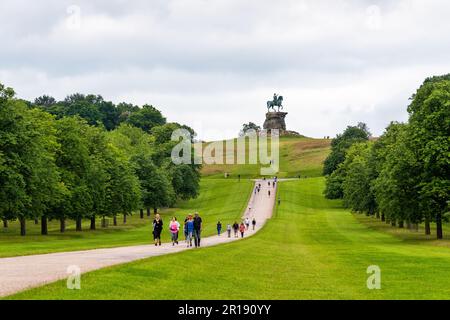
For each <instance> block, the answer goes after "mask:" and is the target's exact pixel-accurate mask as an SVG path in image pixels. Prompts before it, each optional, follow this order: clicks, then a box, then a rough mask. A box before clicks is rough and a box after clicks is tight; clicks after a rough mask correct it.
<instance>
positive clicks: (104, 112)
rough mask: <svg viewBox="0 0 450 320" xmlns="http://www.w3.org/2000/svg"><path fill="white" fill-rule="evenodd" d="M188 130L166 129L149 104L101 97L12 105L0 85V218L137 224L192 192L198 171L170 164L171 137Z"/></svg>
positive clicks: (10, 92)
mask: <svg viewBox="0 0 450 320" xmlns="http://www.w3.org/2000/svg"><path fill="white" fill-rule="evenodd" d="M178 128H187V129H189V130H190V131H191V132H193V130H192V129H190V128H189V127H187V126H182V125H180V124H177V123H167V122H166V119H165V118H164V117H163V116H162V114H161V112H160V111H159V110H157V109H156V108H154V107H153V106H150V105H145V106H143V107H142V108H139V107H137V106H133V105H130V104H126V103H121V104H118V105H114V104H113V103H111V102H106V101H104V100H103V98H102V97H101V96H98V95H97V96H94V95H82V94H74V95H70V96H68V97H67V98H66V99H65V100H64V101H60V102H56V101H55V99H54V98H52V97H49V96H42V97H40V98H37V99H36V100H35V101H34V102H29V101H25V100H22V99H18V98H16V96H15V92H14V90H13V89H12V88H7V87H5V86H4V85H2V84H0V219H1V220H2V221H3V226H4V227H8V222H9V221H14V220H18V221H19V222H20V233H21V235H25V234H26V221H27V220H29V219H34V220H35V221H36V222H37V223H38V221H39V220H40V222H41V233H42V234H43V235H45V234H48V228H47V223H48V220H49V219H55V220H59V222H60V231H61V232H64V231H65V230H66V221H67V220H68V219H71V220H74V221H75V222H76V230H77V231H81V230H82V220H83V219H89V220H90V229H93V230H95V229H96V219H97V218H98V217H102V218H105V217H112V218H113V223H114V225H117V217H118V216H119V215H122V216H123V222H124V223H126V219H127V216H128V215H130V214H132V213H133V211H137V210H139V213H140V217H141V218H144V209H146V214H147V215H150V212H151V211H152V210H153V211H154V212H156V211H157V210H158V208H161V207H169V206H172V205H173V204H174V203H175V202H176V201H177V200H178V199H189V198H194V197H196V196H197V195H198V192H199V180H200V173H199V170H200V167H199V166H198V165H174V164H173V163H172V161H171V159H170V155H171V150H172V148H173V146H174V145H175V144H176V143H177V142H174V141H171V133H172V131H173V130H175V129H178Z"/></svg>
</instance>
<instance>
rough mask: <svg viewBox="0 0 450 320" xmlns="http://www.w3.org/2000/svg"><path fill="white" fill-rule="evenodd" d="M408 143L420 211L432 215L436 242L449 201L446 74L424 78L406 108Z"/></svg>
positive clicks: (449, 90)
mask: <svg viewBox="0 0 450 320" xmlns="http://www.w3.org/2000/svg"><path fill="white" fill-rule="evenodd" d="M408 112H409V115H410V116H409V123H410V130H409V139H410V141H411V148H412V149H413V150H414V151H415V152H417V156H418V158H419V161H420V163H421V165H422V174H421V181H420V196H421V199H422V207H423V210H425V212H426V213H427V215H434V217H433V218H434V220H435V222H436V233H437V238H438V239H442V237H443V234H442V219H443V216H444V214H445V213H446V212H447V211H448V201H449V198H450V179H449V177H450V156H449V155H450V121H449V119H450V74H448V75H444V76H440V77H433V78H428V79H426V80H425V82H424V84H423V85H422V86H421V87H420V88H419V89H418V90H417V92H416V94H415V95H413V97H412V102H411V104H410V105H409V107H408Z"/></svg>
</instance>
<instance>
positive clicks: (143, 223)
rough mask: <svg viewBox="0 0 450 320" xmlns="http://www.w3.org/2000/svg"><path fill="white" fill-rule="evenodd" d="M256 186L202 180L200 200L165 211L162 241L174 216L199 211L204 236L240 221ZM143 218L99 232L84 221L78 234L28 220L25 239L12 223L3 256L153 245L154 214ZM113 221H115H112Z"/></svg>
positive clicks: (0, 238) (3, 239)
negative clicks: (42, 232)
mask: <svg viewBox="0 0 450 320" xmlns="http://www.w3.org/2000/svg"><path fill="white" fill-rule="evenodd" d="M252 187H253V183H252V182H250V181H248V180H243V181H241V182H239V183H238V182H236V181H235V180H218V179H203V180H202V181H201V187H200V196H199V197H198V198H197V199H193V200H189V201H182V202H180V203H179V204H178V206H177V208H172V209H165V210H163V211H162V216H163V221H164V222H165V224H166V226H165V228H164V232H163V234H162V240H163V241H169V239H170V234H169V231H168V222H169V219H170V218H171V217H172V216H174V215H175V216H176V217H177V218H178V220H184V217H185V216H186V215H187V214H188V213H193V212H196V211H197V212H199V213H200V215H201V216H202V217H203V220H204V235H205V236H207V235H211V234H213V233H214V232H215V229H216V223H217V220H218V219H220V220H222V222H223V223H226V222H233V221H234V220H235V219H238V218H240V216H241V215H242V213H243V212H244V209H245V207H246V205H247V201H248V197H249V195H250V193H251V190H252ZM144 214H145V218H144V219H140V218H139V213H135V214H134V215H132V216H130V217H128V220H127V223H126V224H123V222H122V217H121V216H120V217H118V226H116V227H114V226H112V221H111V222H110V226H109V227H108V228H105V229H103V228H101V224H100V220H98V221H97V230H95V231H91V230H89V221H84V222H83V231H82V232H76V231H75V223H74V222H73V221H68V224H67V231H66V232H65V233H63V234H61V233H60V232H59V222H58V221H51V222H50V223H49V235H47V236H42V235H40V226H39V225H35V224H34V222H33V221H27V235H26V236H24V237H22V236H20V232H19V224H18V223H17V222H12V223H10V226H9V228H7V229H4V228H1V227H0V230H1V231H0V257H10V256H19V255H30V254H41V253H49V252H61V251H74V250H84V249H94V248H107V247H118V246H128V245H136V244H148V243H151V242H152V240H153V238H152V227H151V223H152V221H153V217H154V215H153V214H152V215H151V217H150V218H149V217H147V216H146V213H145V212H144ZM111 220H112V219H111Z"/></svg>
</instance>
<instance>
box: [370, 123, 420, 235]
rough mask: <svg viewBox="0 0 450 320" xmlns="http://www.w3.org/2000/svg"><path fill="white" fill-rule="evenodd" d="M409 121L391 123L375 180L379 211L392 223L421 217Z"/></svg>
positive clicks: (415, 221) (418, 169) (415, 163)
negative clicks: (383, 156) (378, 172)
mask: <svg viewBox="0 0 450 320" xmlns="http://www.w3.org/2000/svg"><path fill="white" fill-rule="evenodd" d="M408 129H409V128H408V125H406V124H403V125H400V124H397V125H394V126H391V130H393V132H392V133H391V132H389V131H388V134H390V135H391V136H390V139H391V143H390V144H389V145H387V147H386V153H385V161H384V163H383V165H382V168H381V172H380V174H379V176H378V178H377V179H376V181H375V182H374V190H375V196H376V201H377V203H378V206H379V208H380V211H381V212H383V213H385V214H386V217H387V218H388V219H389V220H391V221H392V224H393V225H395V224H396V222H399V226H400V227H402V226H403V221H405V220H406V221H408V222H412V223H419V222H421V220H422V213H421V210H420V200H419V185H420V175H421V174H420V172H421V166H420V163H419V162H418V159H417V156H416V154H415V152H414V150H413V149H412V148H411V145H410V140H409V130H408Z"/></svg>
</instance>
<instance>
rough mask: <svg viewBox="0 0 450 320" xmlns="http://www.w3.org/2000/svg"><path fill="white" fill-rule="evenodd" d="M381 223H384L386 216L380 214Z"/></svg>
mask: <svg viewBox="0 0 450 320" xmlns="http://www.w3.org/2000/svg"><path fill="white" fill-rule="evenodd" d="M381 221H383V222H385V221H386V216H385V215H384V213H382V214H381Z"/></svg>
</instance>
